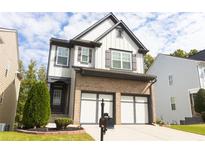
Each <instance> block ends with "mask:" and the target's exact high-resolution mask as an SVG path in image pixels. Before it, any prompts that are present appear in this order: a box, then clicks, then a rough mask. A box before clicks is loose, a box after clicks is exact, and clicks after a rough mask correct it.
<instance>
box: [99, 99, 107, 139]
mask: <svg viewBox="0 0 205 154" xmlns="http://www.w3.org/2000/svg"><path fill="white" fill-rule="evenodd" d="M106 115H107V114H105V113H104V99H102V103H101V118H100V121H99V127H100V141H103V137H104V134H105V132H106V131H107V120H108V116H106Z"/></svg>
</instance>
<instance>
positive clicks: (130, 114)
mask: <svg viewBox="0 0 205 154" xmlns="http://www.w3.org/2000/svg"><path fill="white" fill-rule="evenodd" d="M121 122H122V123H134V106H133V103H121Z"/></svg>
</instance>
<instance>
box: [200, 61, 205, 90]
mask: <svg viewBox="0 0 205 154" xmlns="http://www.w3.org/2000/svg"><path fill="white" fill-rule="evenodd" d="M198 72H199V79H200V88H204V89H205V64H202V63H201V64H199V66H198Z"/></svg>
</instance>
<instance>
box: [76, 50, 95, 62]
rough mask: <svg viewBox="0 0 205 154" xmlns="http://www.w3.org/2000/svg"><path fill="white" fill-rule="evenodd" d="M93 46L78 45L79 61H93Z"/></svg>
mask: <svg viewBox="0 0 205 154" xmlns="http://www.w3.org/2000/svg"><path fill="white" fill-rule="evenodd" d="M92 51H93V49H92V48H87V47H78V61H79V62H81V63H83V64H89V63H92Z"/></svg>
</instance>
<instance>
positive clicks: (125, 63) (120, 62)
mask: <svg viewBox="0 0 205 154" xmlns="http://www.w3.org/2000/svg"><path fill="white" fill-rule="evenodd" d="M111 53H112V56H111V57H112V68H116V69H125V70H131V69H132V68H131V62H132V61H131V56H132V54H131V53H130V52H121V51H114V50H113V51H112V52H111Z"/></svg>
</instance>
